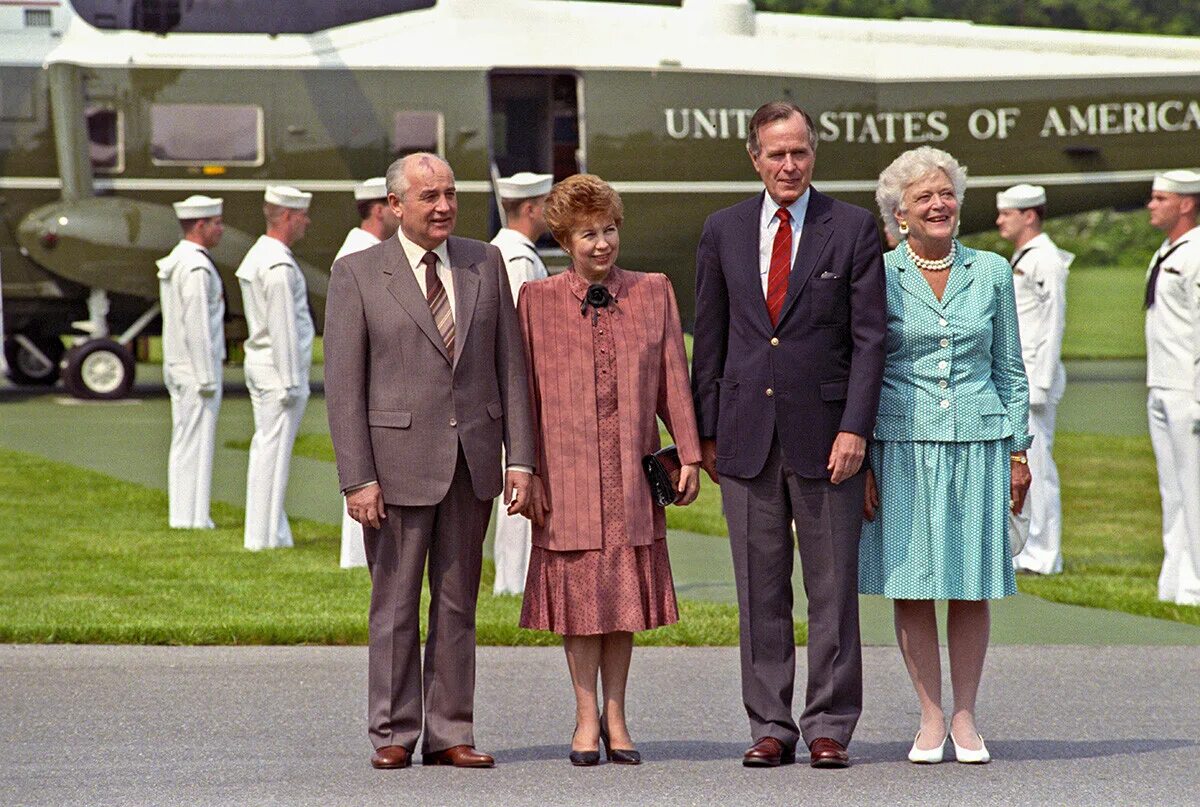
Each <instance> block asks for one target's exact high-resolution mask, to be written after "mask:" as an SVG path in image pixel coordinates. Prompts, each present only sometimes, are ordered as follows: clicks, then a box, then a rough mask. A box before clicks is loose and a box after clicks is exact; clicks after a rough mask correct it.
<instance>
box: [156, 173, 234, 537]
mask: <svg viewBox="0 0 1200 807" xmlns="http://www.w3.org/2000/svg"><path fill="white" fill-rule="evenodd" d="M174 208H175V216H176V217H177V218H178V219H179V224H180V226H181V227H182V228H183V238H182V239H181V240H180V242H179V243H178V244H176V245H175V248H174V249H173V250H171V252H170V254H168V255H167V256H166V257H164V258H160V259H159V260H158V262H157V263H158V292H159V300H160V301H161V306H162V322H163V334H162V335H163V340H162V345H163V382H164V383H165V384H166V386H167V392H168V393H169V394H170V396H171V453H170V455H169V458H168V461H167V498H168V501H169V506H168V522H167V523H168V524H169V525H170V526H171V527H172V528H175V529H212V528H213V522H212V519H211V518H210V517H209V503H210V500H211V492H212V467H213V451H214V449H215V448H216V435H217V413H218V411H219V410H220V408H221V366H222V363H223V362H224V361H225V329H224V322H225V293H224V289H223V287H222V284H221V276H220V275H219V274H217V268H216V266H214V265H213V262H212V257H211V256H210V255H209V253H208V250H210V249H213V248H214V247H216V246H217V244H218V243H220V241H221V234H222V232H223V231H224V226H223V224H222V222H221V210H222V201H221V200H220V199H212V198H209V197H207V196H189V197H188V198H187V199H184V200H183V201H182V202H176V203H175V205H174Z"/></svg>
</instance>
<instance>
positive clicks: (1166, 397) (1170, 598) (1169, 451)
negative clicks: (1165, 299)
mask: <svg viewBox="0 0 1200 807" xmlns="http://www.w3.org/2000/svg"><path fill="white" fill-rule="evenodd" d="M1146 409H1147V412H1148V414H1149V416H1150V442H1151V444H1152V445H1153V446H1154V459H1155V461H1156V463H1157V465H1158V491H1159V494H1160V495H1161V496H1162V509H1163V551H1164V555H1163V566H1162V573H1161V574H1160V575H1159V577H1158V598H1159V599H1160V600H1163V601H1164V602H1176V603H1179V604H1181V605H1200V435H1196V434H1193V433H1192V420H1191V411H1192V393H1191V391H1189V390H1175V389H1162V388H1160V387H1151V388H1150V395H1149V397H1148V399H1147V401H1146Z"/></svg>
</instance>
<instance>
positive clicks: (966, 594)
mask: <svg viewBox="0 0 1200 807" xmlns="http://www.w3.org/2000/svg"><path fill="white" fill-rule="evenodd" d="M1008 455H1009V451H1008V441H1007V440H989V441H986V442H973V443H935V442H898V441H876V442H874V443H872V444H871V449H870V459H871V467H872V468H873V469H875V478H876V482H877V484H878V486H879V499H880V505H879V510H878V511H877V512H876V514H875V520H874V521H864V522H863V530H862V538H861V540H860V543H859V550H858V557H859V565H858V590H859V591H860V592H861V593H863V594H882V595H883V596H884V597H890V598H891V599H898V600H990V599H999V598H1000V597H1010V596H1012V595H1014V594H1016V593H1017V583H1016V580H1015V579H1014V577H1013V567H1012V556H1011V554H1010V552H1009V546H1008V501H1009V485H1010V481H1009V480H1010V476H1011V469H1010V467H1009V456H1008Z"/></svg>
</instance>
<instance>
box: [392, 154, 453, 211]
mask: <svg viewBox="0 0 1200 807" xmlns="http://www.w3.org/2000/svg"><path fill="white" fill-rule="evenodd" d="M428 161H432V162H435V163H440V164H441V165H444V166H445V167H446V170H447V171H449V172H450V176H451V177H453V176H454V169H453V168H451V167H450V163H448V162H446V161H445V160H444V159H443V158H441V157H439V156H438V155H436V154H433V153H431V152H428V151H414V152H413V153H412V154H405V155H404V156H403V157H401V158H400V159H398V160H396V161H395V162H394V163H392V164H391V165H389V166H388V170H387V173H386V174H385V175H384V185H385V186H386V187H387V191H388V193H394V194H396V198H398V199H403V198H404V194H405V193H407V192H408V174H407V169H408V166H409V164H410V163H421V162H428Z"/></svg>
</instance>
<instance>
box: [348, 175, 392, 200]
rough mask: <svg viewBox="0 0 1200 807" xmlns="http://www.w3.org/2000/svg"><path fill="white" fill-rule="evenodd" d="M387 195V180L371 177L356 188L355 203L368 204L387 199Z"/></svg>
mask: <svg viewBox="0 0 1200 807" xmlns="http://www.w3.org/2000/svg"><path fill="white" fill-rule="evenodd" d="M387 195H388V189H387V180H386V179H384V178H383V177H371V178H370V179H368V180H366V181H364V182H360V183H358V184H357V185H355V186H354V201H356V202H366V201H368V200H370V199H386V198H387Z"/></svg>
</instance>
